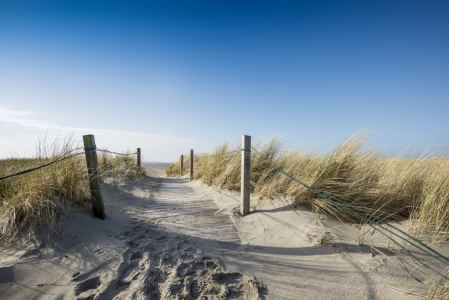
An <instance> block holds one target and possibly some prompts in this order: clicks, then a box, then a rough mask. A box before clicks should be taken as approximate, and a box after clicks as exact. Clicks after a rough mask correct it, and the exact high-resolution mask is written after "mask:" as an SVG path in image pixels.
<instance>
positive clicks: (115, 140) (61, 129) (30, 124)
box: [0, 107, 198, 161]
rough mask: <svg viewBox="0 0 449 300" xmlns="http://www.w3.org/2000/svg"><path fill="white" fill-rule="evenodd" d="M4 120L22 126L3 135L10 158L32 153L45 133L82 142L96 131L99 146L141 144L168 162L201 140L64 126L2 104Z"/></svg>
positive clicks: (116, 147)
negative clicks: (4, 106)
mask: <svg viewBox="0 0 449 300" xmlns="http://www.w3.org/2000/svg"><path fill="white" fill-rule="evenodd" d="M1 123H13V124H16V125H20V126H21V128H18V129H17V131H16V132H13V131H11V130H8V132H5V133H3V134H2V135H3V137H2V139H0V141H2V144H3V145H8V146H9V147H3V148H2V149H0V157H9V156H10V155H11V153H24V156H29V155H32V153H33V152H34V150H35V143H36V141H37V139H38V137H39V136H41V137H42V136H45V137H46V139H47V140H54V139H57V138H61V137H64V136H66V135H70V134H74V135H75V137H76V140H77V141H79V142H81V136H82V135H85V134H93V135H95V140H96V144H97V146H98V147H103V148H109V149H110V150H115V151H125V150H128V149H135V148H137V147H140V148H142V151H143V153H144V154H145V153H146V154H148V155H147V156H151V158H152V160H157V159H160V160H165V161H170V160H174V159H176V157H177V156H178V154H180V153H183V151H184V150H185V149H184V148H187V145H194V144H197V143H198V141H196V140H194V139H186V138H180V137H177V136H173V135H163V134H155V133H147V132H133V131H122V130H109V129H98V128H84V127H74V126H63V125H59V124H55V123H54V122H48V121H43V120H39V118H38V116H37V115H36V114H34V113H31V112H28V111H16V110H11V109H7V108H3V107H0V125H1ZM27 128H28V129H27ZM19 130H20V131H22V132H23V131H24V130H25V131H26V132H27V133H25V134H23V133H22V134H21V133H19ZM8 148H10V149H8ZM158 157H159V158H158Z"/></svg>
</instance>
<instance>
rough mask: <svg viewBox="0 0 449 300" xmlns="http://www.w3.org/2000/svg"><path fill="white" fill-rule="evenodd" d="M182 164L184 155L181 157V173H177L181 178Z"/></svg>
mask: <svg viewBox="0 0 449 300" xmlns="http://www.w3.org/2000/svg"><path fill="white" fill-rule="evenodd" d="M183 164H184V155H181V171H180V172H179V176H182V167H183Z"/></svg>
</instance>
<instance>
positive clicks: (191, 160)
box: [190, 149, 193, 180]
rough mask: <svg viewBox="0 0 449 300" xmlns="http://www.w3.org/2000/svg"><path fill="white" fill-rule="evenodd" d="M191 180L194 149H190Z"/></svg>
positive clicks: (191, 176) (191, 178) (191, 177)
mask: <svg viewBox="0 0 449 300" xmlns="http://www.w3.org/2000/svg"><path fill="white" fill-rule="evenodd" d="M190 180H193V149H191V150H190Z"/></svg>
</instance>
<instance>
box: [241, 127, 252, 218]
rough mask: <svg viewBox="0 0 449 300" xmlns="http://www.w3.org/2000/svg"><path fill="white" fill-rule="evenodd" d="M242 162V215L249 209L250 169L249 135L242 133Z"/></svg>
mask: <svg viewBox="0 0 449 300" xmlns="http://www.w3.org/2000/svg"><path fill="white" fill-rule="evenodd" d="M242 147H243V150H244V151H242V164H241V167H242V168H241V172H242V176H241V177H242V179H241V194H242V196H241V197H242V204H241V205H242V206H241V213H242V216H244V215H246V214H248V213H249V211H250V202H249V200H250V188H251V186H250V170H251V156H250V151H251V136H249V135H243V136H242Z"/></svg>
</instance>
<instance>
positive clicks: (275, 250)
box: [0, 168, 444, 299]
mask: <svg viewBox="0 0 449 300" xmlns="http://www.w3.org/2000/svg"><path fill="white" fill-rule="evenodd" d="M148 171H149V173H148V174H151V175H152V176H153V177H152V178H150V177H147V178H145V179H144V180H142V181H141V182H139V183H138V184H124V185H121V186H119V188H118V190H116V191H114V190H113V189H112V188H111V187H110V186H109V185H107V184H105V185H104V186H103V195H104V198H105V207H106V216H107V217H106V219H105V220H100V219H96V218H94V217H93V216H92V215H91V214H90V213H86V212H77V213H73V214H72V217H71V218H69V219H68V218H65V219H64V221H63V222H62V232H63V233H61V235H60V238H59V239H58V240H56V241H52V239H50V238H45V239H43V240H44V241H43V242H39V243H35V244H33V245H28V246H27V247H24V246H19V245H17V246H16V247H14V248H13V249H9V251H7V250H6V249H2V254H3V256H2V258H1V260H0V295H1V296H0V298H1V299H411V297H408V296H405V295H404V293H403V292H398V291H396V289H400V290H405V289H406V287H405V283H406V284H407V291H411V290H412V288H413V287H414V286H418V287H417V288H415V289H414V290H413V292H414V293H418V294H419V293H422V292H423V289H425V288H426V287H427V286H426V284H427V283H428V282H429V280H430V279H429V278H430V277H429V276H427V274H428V272H427V273H426V272H425V271H422V268H416V269H415V270H413V268H414V265H413V264H412V263H410V262H409V261H407V260H406V259H405V260H404V259H402V258H398V257H394V256H392V255H393V254H394V253H393V252H391V251H386V250H381V248H377V250H376V249H375V250H372V248H371V247H370V246H367V245H362V246H357V245H356V238H357V233H358V229H357V228H355V227H354V226H347V225H346V226H343V225H341V224H340V223H338V222H336V221H332V220H323V219H322V220H319V219H318V217H317V216H315V215H314V214H312V213H311V212H309V211H308V210H307V209H306V208H304V207H301V208H300V209H299V210H296V209H292V208H291V207H289V205H287V203H285V202H284V201H282V200H281V199H278V200H275V201H265V200H263V201H262V200H256V199H252V201H251V206H252V212H251V214H249V215H247V216H245V217H241V216H239V214H238V206H239V195H238V193H236V192H233V193H231V192H227V191H221V192H218V191H216V190H214V189H212V188H207V187H205V186H202V185H201V184H200V183H199V182H188V180H187V179H183V180H180V179H171V178H165V179H164V178H156V177H154V176H163V170H162V169H157V168H154V169H153V168H152V169H150V168H149V169H148ZM175 180H176V184H174V182H175ZM180 187H182V188H180ZM183 195H184V196H183ZM194 195H197V196H194ZM167 197H178V198H179V199H182V197H188V198H189V199H191V198H192V197H198V198H200V197H203V199H205V200H206V199H213V200H214V202H215V203H216V205H217V207H218V211H216V213H215V216H216V217H217V219H218V218H222V219H223V220H224V219H227V217H230V218H231V220H232V221H233V222H234V224H235V229H236V231H237V233H238V236H239V237H240V239H241V244H238V243H237V244H236V243H234V242H227V243H219V242H216V241H213V240H212V239H209V237H205V236H204V234H203V235H202V234H201V232H200V231H201V230H198V231H195V232H194V233H192V232H193V231H192V228H196V227H198V226H199V227H202V228H206V229H207V228H208V226H209V225H208V224H194V223H192V222H193V221H186V220H190V219H185V218H184V216H183V213H182V211H180V212H179V213H178V211H177V210H176V207H174V209H175V210H174V212H175V213H174V212H167V213H163V214H166V216H165V217H163V218H162V219H161V218H159V219H157V220H156V218H155V215H154V210H151V208H152V207H154V205H160V204H157V203H160V202H157V199H167ZM179 199H177V200H176V202H177V203H178V204H179V205H180V206H179V207H181V205H185V203H184V202H183V201H182V200H180V201H178V200H179ZM161 201H165V200H161ZM164 203H168V204H167V205H171V204H170V203H172V202H164ZM173 203H174V202H173ZM212 203H213V202H212ZM179 207H178V208H179ZM178 210H179V209H178ZM150 211H152V213H150ZM209 211H210V209H209ZM160 214H161V213H160ZM224 217H225V218H224ZM161 220H162V221H161ZM182 220H184V222H186V223H185V229H183V227H181V229H179V226H178V227H176V226H175V225H176V224H178V225H179V224H180V223H179V222H181V221H182ZM192 220H194V218H193V219H192ZM189 222H190V223H189ZM170 223H173V225H172V226H171V225H170ZM175 229H176V230H175ZM203 231H204V230H203ZM324 233H327V234H326V235H325V237H326V238H325V239H324V244H323V245H320V243H318V242H317V241H318V240H319V238H320V237H322V236H323V234H324ZM371 241H372V242H373V245H374V246H376V245H377V247H386V246H387V245H382V243H386V241H385V239H383V238H382V237H381V236H379V235H378V234H377V233H374V234H370V235H369V236H367V237H366V239H365V243H369V244H371ZM52 243H54V246H53V244H52ZM439 250H444V249H443V248H439ZM373 251H374V252H373ZM382 252H383V253H384V254H382ZM375 273H376V274H375ZM409 273H411V274H412V275H411V276H409V277H408V279H407V275H408V274H409Z"/></svg>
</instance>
